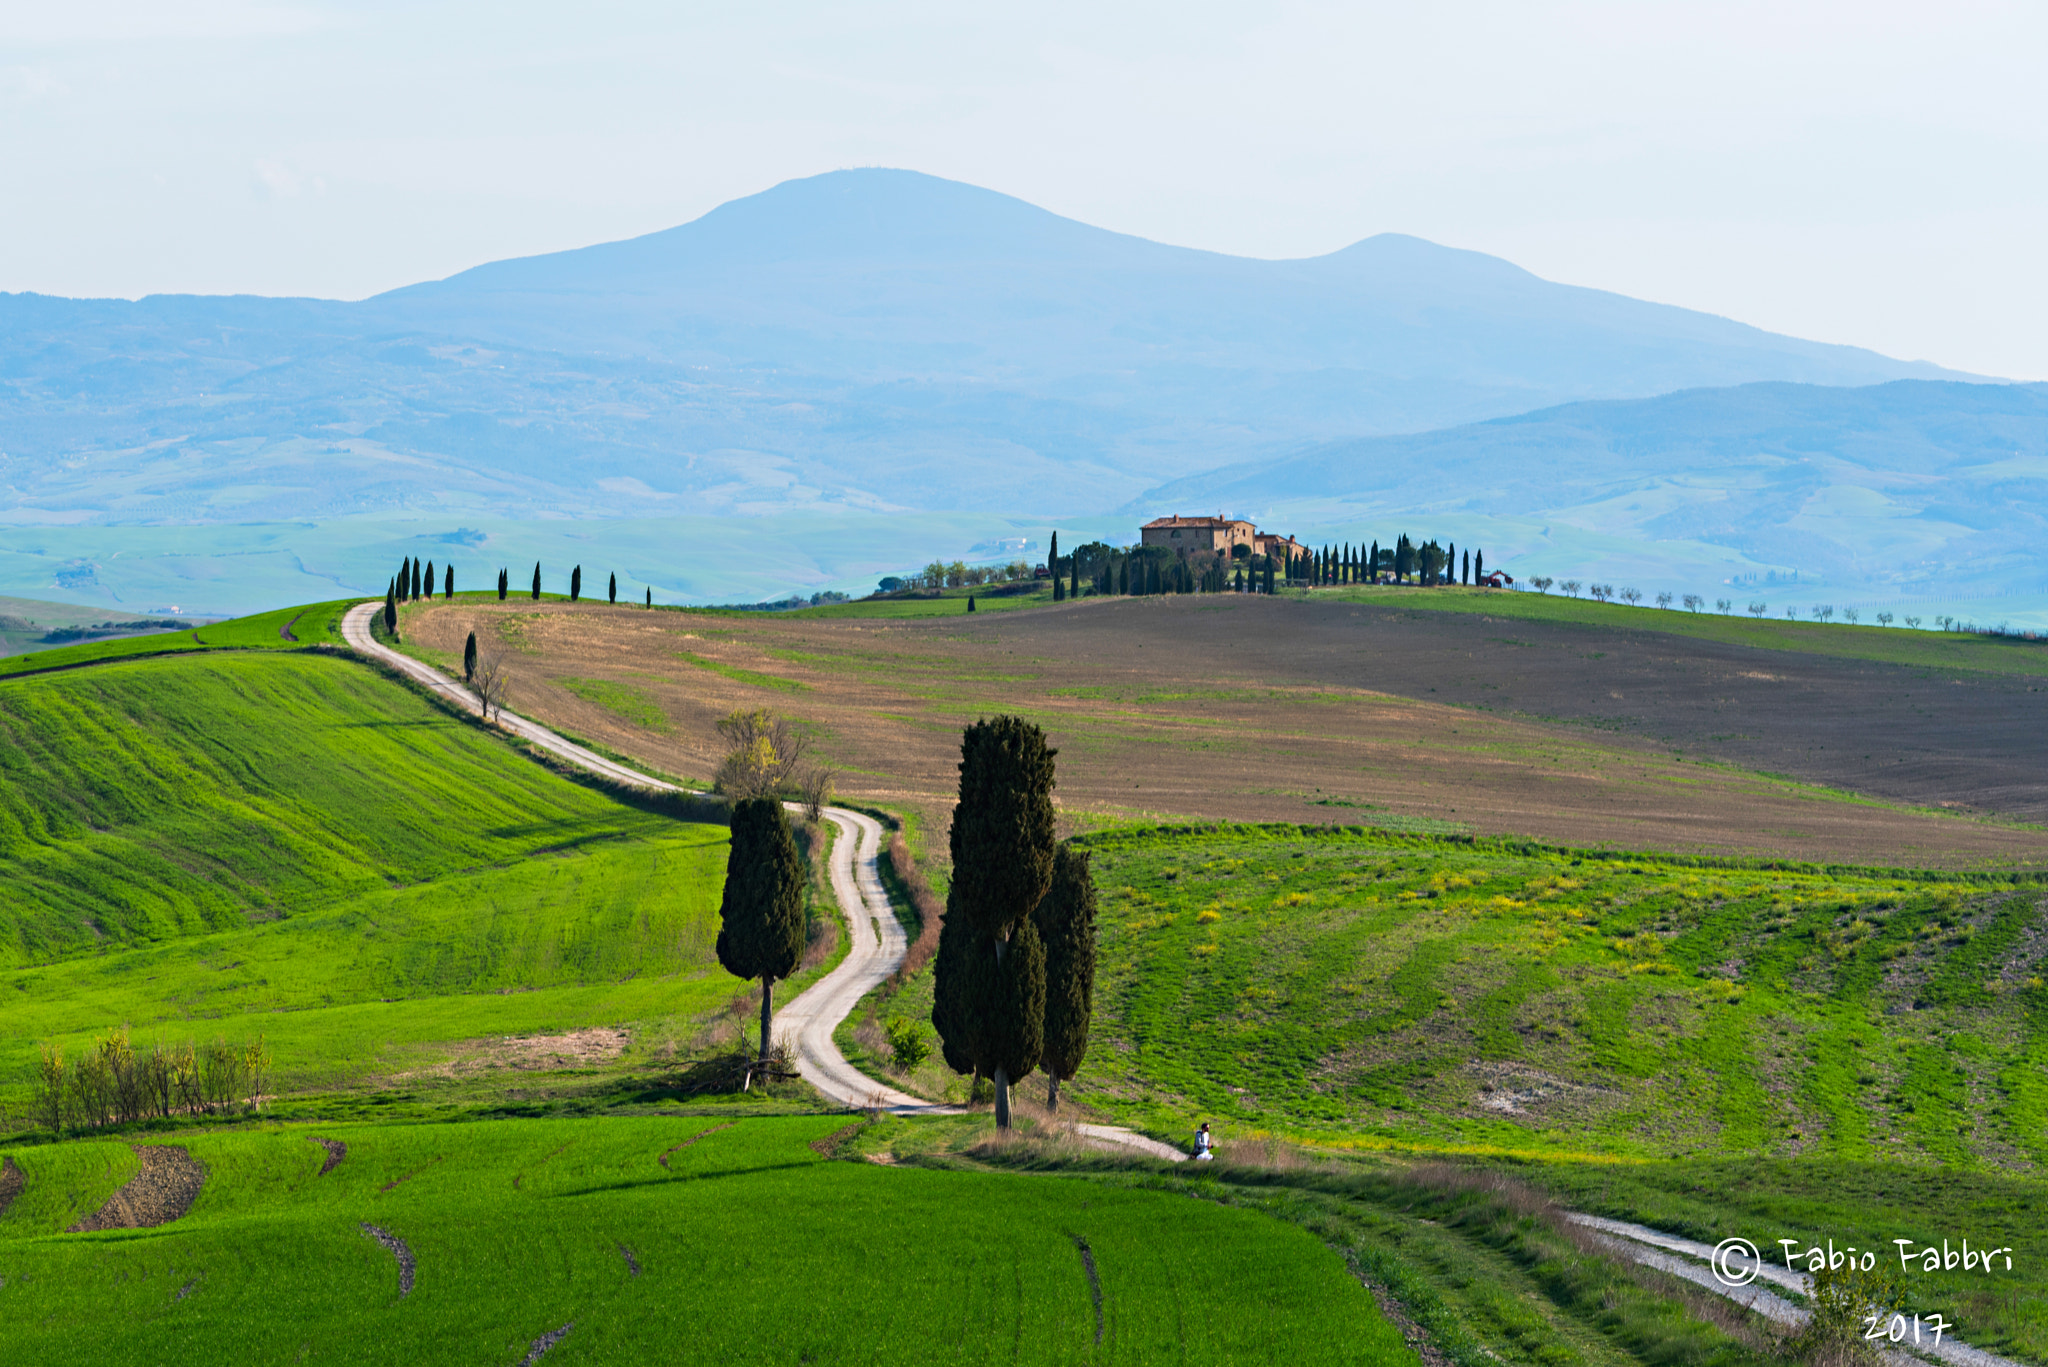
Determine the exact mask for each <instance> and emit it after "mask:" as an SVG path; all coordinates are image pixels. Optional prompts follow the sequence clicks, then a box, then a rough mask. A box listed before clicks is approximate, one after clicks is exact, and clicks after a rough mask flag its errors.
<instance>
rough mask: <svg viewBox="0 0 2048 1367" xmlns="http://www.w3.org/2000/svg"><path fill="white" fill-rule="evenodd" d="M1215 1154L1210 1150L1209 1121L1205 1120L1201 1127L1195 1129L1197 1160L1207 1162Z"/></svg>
mask: <svg viewBox="0 0 2048 1367" xmlns="http://www.w3.org/2000/svg"><path fill="white" fill-rule="evenodd" d="M1215 1156H1216V1155H1215V1154H1213V1153H1211V1152H1210V1151H1209V1122H1208V1121H1206V1120H1204V1121H1203V1122H1202V1126H1201V1128H1200V1129H1198V1130H1196V1131H1195V1161H1196V1162H1198V1163H1207V1162H1209V1161H1210V1160H1212V1159H1213V1158H1215Z"/></svg>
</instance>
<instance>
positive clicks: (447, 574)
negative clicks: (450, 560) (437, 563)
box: [441, 565, 455, 598]
mask: <svg viewBox="0 0 2048 1367" xmlns="http://www.w3.org/2000/svg"><path fill="white" fill-rule="evenodd" d="M441 596H442V597H443V598H453V597H454V596H455V567H454V566H453V565H443V566H442V567H441Z"/></svg>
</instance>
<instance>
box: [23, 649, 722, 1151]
mask: <svg viewBox="0 0 2048 1367" xmlns="http://www.w3.org/2000/svg"><path fill="white" fill-rule="evenodd" d="M725 839H726V836H725V830H724V828H723V827H721V826H716V825H706V824H701V823H688V822H681V821H678V820H676V819H675V818H673V817H672V816H668V815H663V814H660V813H657V812H653V811H645V810H641V809H638V808H636V807H633V806H629V805H626V804H623V803H621V802H619V801H617V800H615V799H614V798H612V797H610V796H608V795H606V794H603V793H600V792H596V791H593V790H591V789H588V788H585V787H582V786H579V785H577V784H575V783H571V782H569V781H567V780H565V779H563V778H561V777H559V776H557V775H555V774H554V773H552V772H550V771H549V770H547V769H545V768H543V767H541V766H540V765H538V764H535V763H533V762H532V761H531V760H528V759H526V758H524V757H523V756H521V755H519V754H518V753H516V752H514V751H513V750H511V749H510V748H509V747H507V746H505V745H504V744H503V743H502V742H501V741H499V740H497V739H496V738H494V737H491V736H489V735H487V734H485V733H484V732H483V731H482V730H481V729H479V728H477V727H475V726H473V725H470V724H469V723H466V722H464V721H460V720H457V719H455V718H453V717H450V716H449V715H447V714H446V713H443V712H441V711H439V710H437V709H435V708H434V707H433V706H431V705H430V704H429V703H427V702H425V701H424V700H422V699H421V698H419V697H417V696H416V695H414V694H412V693H411V692H409V691H407V690H405V689H403V688H401V687H398V686H396V685H394V684H392V683H391V682H390V681H389V680H386V679H384V678H383V677H381V676H380V675H378V674H376V673H374V672H372V671H370V670H367V669H365V668H363V667H362V666H361V665H359V664H356V663H354V662H352V661H349V660H346V659H342V658H337V657H328V656H321V655H314V654H250V653H242V654H234V655H215V656H205V655H192V656H180V657H170V658H161V659H155V660H147V661H135V662H132V663H120V664H109V665H105V666H101V667H97V668H94V669H89V670H79V671H75V672H71V673H64V674H52V675H43V676H40V677H37V678H31V679H22V680H17V681H13V682H7V683H0V886H4V887H5V889H6V893H5V899H4V902H0V1113H6V1112H10V1111H14V1112H17V1113H18V1111H19V1102H20V1097H19V1096H18V1095H16V1093H17V1092H18V1091H19V1090H20V1089H21V1088H23V1087H25V1085H26V1083H27V1079H28V1073H29V1068H30V1060H31V1059H32V1057H33V1054H34V1046H33V1041H36V1040H42V1039H60V1040H66V1041H70V1042H73V1043H78V1042H82V1041H83V1040H84V1039H85V1038H86V1037H87V1036H89V1035H91V1034H92V1033H95V1032H98V1031H101V1030H104V1029H107V1028H109V1027H111V1026H116V1025H120V1024H124V1023H125V1024H128V1025H130V1026H131V1027H132V1028H133V1030H134V1032H135V1034H136V1036H137V1038H138V1039H139V1040H144V1041H146V1040H147V1039H149V1038H150V1037H151V1036H152V1035H157V1034H161V1035H162V1036H163V1037H165V1038H166V1039H169V1040H179V1039H184V1038H188V1037H195V1036H196V1037H198V1038H200V1039H206V1038H211V1037H212V1036H213V1035H214V1034H216V1033H225V1034H227V1035H229V1036H230V1037H231V1038H241V1037H246V1036H248V1035H252V1034H253V1033H254V1032H255V1031H257V1030H259V1029H260V1030H262V1031H264V1032H265V1033H266V1035H267V1037H268V1038H269V1040H270V1042H271V1044H272V1047H273V1051H274V1053H275V1055H276V1059H277V1064H278V1068H279V1077H280V1081H282V1082H283V1083H285V1085H287V1086H294V1085H307V1084H314V1083H319V1082H324V1081H332V1080H335V1079H338V1078H341V1077H345V1076H348V1075H351V1074H353V1073H357V1072H360V1071H361V1070H362V1069H363V1068H365V1067H367V1066H370V1065H371V1064H372V1063H373V1062H374V1061H375V1060H376V1059H377V1058H378V1057H379V1056H380V1054H381V1053H382V1052H383V1051H385V1050H386V1049H387V1048H389V1047H391V1046H394V1045H399V1044H405V1043H411V1042H417V1041H422V1040H448V1039H464V1038H471V1037H475V1036H481V1035H489V1034H499V1033H506V1032H513V1031H526V1030H542V1029H559V1028H565V1027H569V1026H575V1025H583V1024H590V1023H599V1022H602V1023H617V1022H620V1021H625V1020H633V1019H644V1018H647V1017H650V1016H660V1015H669V1014H687V1013H691V1012H697V1011H702V1010H705V1009H708V1008H710V1007H711V1006H713V1005H715V1004H716V1003H718V1002H720V1001H722V1000H724V999H725V998H726V997H728V996H730V995H731V993H732V992H733V991H734V990H735V988H736V986H737V984H736V983H735V982H734V980H733V979H731V978H730V977H728V976H727V975H725V974H724V973H723V972H722V971H721V970H719V969H718V967H717V965H716V962H715V959H714V958H713V955H712V949H711V946H712V942H713V939H714V938H715V935H716V921H717V911H718V899H719V891H720V888H721V886H722V883H723V876H724V864H725Z"/></svg>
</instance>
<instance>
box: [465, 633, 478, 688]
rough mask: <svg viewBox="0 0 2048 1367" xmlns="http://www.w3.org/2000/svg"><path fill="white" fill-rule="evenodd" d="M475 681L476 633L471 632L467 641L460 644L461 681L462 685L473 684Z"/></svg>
mask: <svg viewBox="0 0 2048 1367" xmlns="http://www.w3.org/2000/svg"><path fill="white" fill-rule="evenodd" d="M475 680H476V633H475V632H473V631H472V632H470V633H469V639H468V640H467V641H464V642H463V643H462V681H463V682H464V683H473V682H475Z"/></svg>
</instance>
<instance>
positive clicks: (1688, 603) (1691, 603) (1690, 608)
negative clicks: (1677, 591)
mask: <svg viewBox="0 0 2048 1367" xmlns="http://www.w3.org/2000/svg"><path fill="white" fill-rule="evenodd" d="M1684 602H1685V610H1686V611H1687V612H1698V611H1699V610H1700V609H1701V608H1703V607H1705V606H1706V605H1707V600H1706V599H1704V598H1702V597H1700V596H1699V595H1698V594H1697V593H1688V594H1687V595H1685V599H1684Z"/></svg>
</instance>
